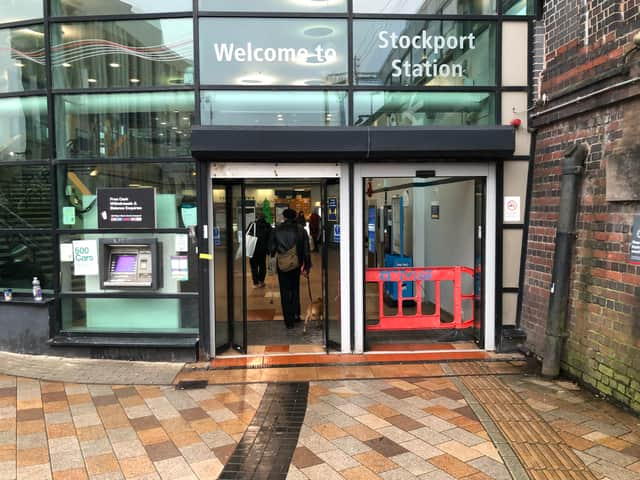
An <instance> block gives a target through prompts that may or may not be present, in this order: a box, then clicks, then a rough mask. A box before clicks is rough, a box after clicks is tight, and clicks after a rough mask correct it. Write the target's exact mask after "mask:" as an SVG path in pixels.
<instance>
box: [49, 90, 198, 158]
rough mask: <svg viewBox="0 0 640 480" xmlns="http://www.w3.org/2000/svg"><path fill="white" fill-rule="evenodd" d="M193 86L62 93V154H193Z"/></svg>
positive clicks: (59, 123) (59, 114)
mask: <svg viewBox="0 0 640 480" xmlns="http://www.w3.org/2000/svg"><path fill="white" fill-rule="evenodd" d="M193 108H194V96H193V92H169V91H168V92H146V93H107V94H90V95H60V96H57V97H56V127H57V130H56V132H57V144H58V158H80V159H82V158H86V159H88V158H157V157H190V156H191V124H192V122H193Z"/></svg>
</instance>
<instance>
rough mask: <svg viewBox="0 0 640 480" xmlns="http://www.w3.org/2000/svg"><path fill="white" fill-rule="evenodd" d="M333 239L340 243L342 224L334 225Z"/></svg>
mask: <svg viewBox="0 0 640 480" xmlns="http://www.w3.org/2000/svg"><path fill="white" fill-rule="evenodd" d="M333 241H334V243H340V224H336V225H334V226H333Z"/></svg>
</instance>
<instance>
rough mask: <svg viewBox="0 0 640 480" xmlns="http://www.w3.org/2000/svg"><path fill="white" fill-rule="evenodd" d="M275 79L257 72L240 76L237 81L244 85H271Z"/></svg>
mask: <svg viewBox="0 0 640 480" xmlns="http://www.w3.org/2000/svg"><path fill="white" fill-rule="evenodd" d="M274 81H275V78H274V77H271V76H269V75H264V74H262V73H255V74H253V75H247V76H244V77H240V78H238V80H237V82H238V83H242V84H244V85H269V84H272V83H273V82H274Z"/></svg>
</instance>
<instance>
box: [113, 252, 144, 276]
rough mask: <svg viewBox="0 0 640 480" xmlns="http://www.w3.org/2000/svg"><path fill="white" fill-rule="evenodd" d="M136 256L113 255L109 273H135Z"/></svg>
mask: <svg viewBox="0 0 640 480" xmlns="http://www.w3.org/2000/svg"><path fill="white" fill-rule="evenodd" d="M137 259H138V256H137V255H114V258H113V265H112V266H111V271H112V272H114V273H136V263H137Z"/></svg>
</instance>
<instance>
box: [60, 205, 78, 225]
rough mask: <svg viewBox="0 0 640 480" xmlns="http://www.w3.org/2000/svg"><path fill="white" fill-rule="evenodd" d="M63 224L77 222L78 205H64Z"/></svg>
mask: <svg viewBox="0 0 640 480" xmlns="http://www.w3.org/2000/svg"><path fill="white" fill-rule="evenodd" d="M62 224H63V225H75V224H76V207H62Z"/></svg>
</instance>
